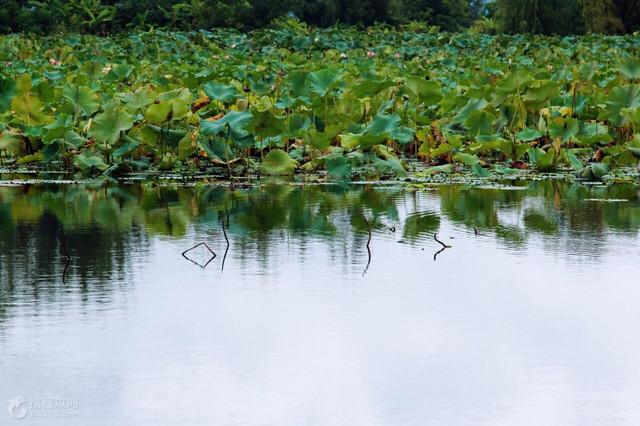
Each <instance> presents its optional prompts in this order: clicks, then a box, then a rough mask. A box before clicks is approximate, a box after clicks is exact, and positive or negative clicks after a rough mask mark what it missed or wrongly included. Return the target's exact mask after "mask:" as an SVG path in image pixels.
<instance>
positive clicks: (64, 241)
mask: <svg viewBox="0 0 640 426" xmlns="http://www.w3.org/2000/svg"><path fill="white" fill-rule="evenodd" d="M62 249H63V250H64V255H65V257H66V258H67V259H66V261H65V263H64V270H63V271H62V284H66V283H67V270H68V269H69V265H70V264H71V256H70V255H69V250H68V249H67V236H66V235H65V233H64V232H63V233H62Z"/></svg>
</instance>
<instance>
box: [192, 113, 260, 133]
mask: <svg viewBox="0 0 640 426" xmlns="http://www.w3.org/2000/svg"><path fill="white" fill-rule="evenodd" d="M252 118H253V115H252V114H251V113H250V112H248V111H243V112H239V111H230V112H229V113H228V114H227V115H225V116H224V117H222V118H220V119H218V120H215V121H209V120H201V121H200V133H202V134H203V135H206V136H216V135H219V134H220V133H222V132H225V133H226V131H227V125H228V126H229V127H230V128H231V129H236V130H244V129H245V127H246V126H247V125H248V124H249V123H250V122H251V119H252Z"/></svg>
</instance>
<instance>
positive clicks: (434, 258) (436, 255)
mask: <svg viewBox="0 0 640 426" xmlns="http://www.w3.org/2000/svg"><path fill="white" fill-rule="evenodd" d="M445 250H446V248H445V247H442V248H441V249H440V250H438V251H437V252H435V253H434V254H433V260H434V261H436V260H437V257H438V255H439V254H440V253H442V252H443V251H445Z"/></svg>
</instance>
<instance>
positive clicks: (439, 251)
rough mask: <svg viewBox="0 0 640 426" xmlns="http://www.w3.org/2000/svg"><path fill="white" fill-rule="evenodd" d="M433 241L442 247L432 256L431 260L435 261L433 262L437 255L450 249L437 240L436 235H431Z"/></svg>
mask: <svg viewBox="0 0 640 426" xmlns="http://www.w3.org/2000/svg"><path fill="white" fill-rule="evenodd" d="M433 239H434V240H436V242H437V243H438V244H440V245H441V246H442V248H441V249H440V250H438V251H437V252H435V253H434V254H433V260H434V261H435V260H436V259H437V257H438V255H439V254H440V253H442V252H443V251H445V250H446V249H448V248H451V246H449V245H446V244H445V243H443V242H442V241H440V240H439V239H438V234H433Z"/></svg>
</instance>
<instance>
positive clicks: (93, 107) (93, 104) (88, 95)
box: [62, 84, 100, 115]
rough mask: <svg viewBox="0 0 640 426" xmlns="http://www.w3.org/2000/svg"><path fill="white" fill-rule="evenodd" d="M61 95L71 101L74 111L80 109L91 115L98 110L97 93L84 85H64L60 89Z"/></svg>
mask: <svg viewBox="0 0 640 426" xmlns="http://www.w3.org/2000/svg"><path fill="white" fill-rule="evenodd" d="M62 95H63V96H64V97H65V98H66V99H67V100H69V102H71V104H72V105H73V108H74V110H75V111H76V113H78V112H80V111H82V112H83V113H84V114H85V115H91V114H93V113H94V112H96V111H97V110H98V107H99V105H100V104H99V103H98V99H99V98H98V95H96V94H95V93H93V92H92V91H91V89H90V88H88V87H86V86H76V85H69V84H68V85H66V86H64V88H63V89H62Z"/></svg>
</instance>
